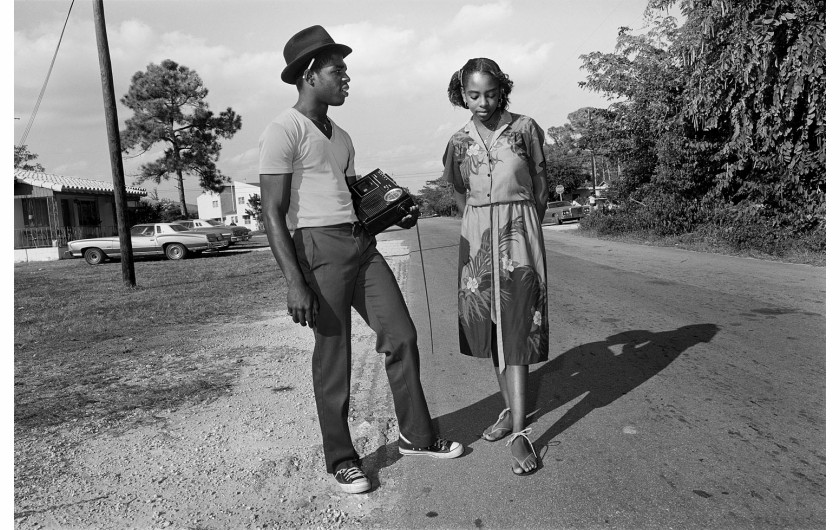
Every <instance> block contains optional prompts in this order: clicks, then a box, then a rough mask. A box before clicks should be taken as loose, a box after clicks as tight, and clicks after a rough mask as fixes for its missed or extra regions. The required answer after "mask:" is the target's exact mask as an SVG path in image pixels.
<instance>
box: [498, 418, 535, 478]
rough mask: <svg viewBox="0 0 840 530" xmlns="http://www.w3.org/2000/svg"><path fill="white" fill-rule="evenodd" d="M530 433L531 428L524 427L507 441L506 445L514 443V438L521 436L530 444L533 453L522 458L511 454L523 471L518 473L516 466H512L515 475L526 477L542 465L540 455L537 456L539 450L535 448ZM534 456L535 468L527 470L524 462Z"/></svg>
mask: <svg viewBox="0 0 840 530" xmlns="http://www.w3.org/2000/svg"><path fill="white" fill-rule="evenodd" d="M529 434H531V428H530V427H526V428H525V429H522V430H521V431H519V432H515V433H513V436H511V438H510V440H508V441H507V443H506V444H505V445H510V444H512V443H513V441H514V440H516V439H517V438H519V437H520V436H521V437H522V438H523V439H524V440H525V443H526V444H527V445H528V448H529V449H530V450H531V453H530V454H529V455H528V456H526V457H525V458H523V459H522V460H520V459H518V458H516V456H514V455H511V456H512V457H513V461H514V462H515V463H516V465H517V466H519V469H521V470H522V472H521V473H517V472H516V467H513V466H511V468H510V470H511V471H513V474H514V475H516V476H519V477H524V476H525V475H530V474H531V473H533V472H534V471H536V470H537V468H538V467H539V465H540V460H539V457H538V456H537V452H536V451H535V450H534V444H532V443H531V440H530V439H529V438H528V435H529ZM532 456H533V457H534V468H533V469H532V470H530V471H525V467H524V466H523V464H525V461H526V460H528V459H529V458H531V457H532Z"/></svg>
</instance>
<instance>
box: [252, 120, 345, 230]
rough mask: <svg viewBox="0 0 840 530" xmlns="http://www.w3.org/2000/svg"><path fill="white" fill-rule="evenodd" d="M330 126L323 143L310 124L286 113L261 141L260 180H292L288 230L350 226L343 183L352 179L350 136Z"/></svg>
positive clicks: (268, 129)
mask: <svg viewBox="0 0 840 530" xmlns="http://www.w3.org/2000/svg"><path fill="white" fill-rule="evenodd" d="M330 121H331V122H332V138H327V137H326V136H325V135H324V133H322V132H321V131H320V130H319V129H318V127H316V126H315V124H314V123H312V120H310V119H309V118H307V117H306V116H304V115H303V114H301V113H300V112H299V111H297V110H296V109H293V108H291V109H288V110H286V111H284V112H283V113H281V114H280V115H279V116H277V117H276V118H274V120H273V121H272V122H271V123H270V124H269V125H268V127H266V128H265V131H263V133H262V136H260V174H261V175H276V174H282V173H291V174H292V190H291V196H290V200H289V212H288V214H287V215H286V222H287V224H288V226H289V228H291V229H295V228H303V227H307V226H328V225H335V224H340V223H352V222H355V221H356V220H357V219H356V213H355V212H354V211H353V201H352V199H351V197H350V190H349V188H348V187H347V182H346V181H345V177H349V176H355V175H356V168H355V167H354V165H353V164H354V162H353V159H354V158H355V155H356V151H355V150H354V149H353V142H352V141H351V140H350V136H349V135H348V134H347V133H346V132H345V131H344V129H342V128H341V127H339V126H338V125H337V124H336V123H335V122H334V121H332V120H330Z"/></svg>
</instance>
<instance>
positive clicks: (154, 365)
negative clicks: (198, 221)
mask: <svg viewBox="0 0 840 530" xmlns="http://www.w3.org/2000/svg"><path fill="white" fill-rule="evenodd" d="M252 246H253V245H252ZM243 247H247V245H240V246H238V248H243ZM135 275H136V279H137V287H136V288H128V287H125V286H124V285H123V281H122V268H121V265H120V263H119V262H118V261H115V262H106V263H105V264H102V265H98V266H89V265H87V264H86V263H85V262H84V261H82V260H64V261H57V262H37V263H27V264H18V265H16V266H15V269H14V289H15V328H14V348H15V355H14V364H15V381H14V388H15V391H14V395H15V410H14V414H15V432H16V435H25V434H26V432H27V431H29V430H32V429H38V428H41V427H58V426H61V425H63V424H66V423H67V422H74V421H77V420H94V421H97V422H112V421H118V420H119V419H121V418H123V417H125V416H127V415H129V414H131V413H132V412H133V411H136V410H138V409H143V410H155V409H168V408H172V407H174V406H177V405H178V404H181V403H184V402H197V401H203V400H206V399H212V398H213V397H215V396H218V395H220V394H222V393H225V392H227V391H228V389H229V388H230V386H231V384H232V382H233V380H234V379H235V377H236V375H237V372H238V366H239V365H238V364H237V363H236V359H237V358H240V357H242V354H243V352H238V351H235V350H229V349H226V348H207V345H208V343H212V342H216V343H223V342H224V335H223V334H220V333H221V332H218V331H217V330H219V329H220V328H221V326H222V325H223V324H224V323H226V322H231V321H248V320H251V319H255V318H259V317H260V316H261V315H263V314H265V313H266V312H268V311H276V310H277V309H278V308H280V307H284V306H281V303H284V302H285V282H284V280H283V278H282V275H281V273H280V270H279V268H278V267H277V265H276V263H275V261H274V258H273V256H272V255H271V252H243V253H236V254H234V253H219V254H206V255H201V256H199V257H196V258H193V259H188V260H182V261H168V260H165V259H145V260H138V261H136V262H135ZM208 352H214V353H208Z"/></svg>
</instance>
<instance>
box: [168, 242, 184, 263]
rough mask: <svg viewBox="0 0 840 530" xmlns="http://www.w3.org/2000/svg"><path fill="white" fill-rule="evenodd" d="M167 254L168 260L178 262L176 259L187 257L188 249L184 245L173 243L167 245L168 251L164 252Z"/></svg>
mask: <svg viewBox="0 0 840 530" xmlns="http://www.w3.org/2000/svg"><path fill="white" fill-rule="evenodd" d="M164 252H165V253H166V259H171V260H176V259H184V258H186V257H187V247H185V246H184V245H182V244H181V243H172V244H170V245H166V249H165V250H164Z"/></svg>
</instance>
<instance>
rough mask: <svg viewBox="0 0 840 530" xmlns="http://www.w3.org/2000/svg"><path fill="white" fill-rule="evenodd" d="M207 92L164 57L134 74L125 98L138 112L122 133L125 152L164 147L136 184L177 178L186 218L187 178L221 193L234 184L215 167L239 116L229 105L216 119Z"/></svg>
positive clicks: (196, 78) (143, 168)
mask: <svg viewBox="0 0 840 530" xmlns="http://www.w3.org/2000/svg"><path fill="white" fill-rule="evenodd" d="M207 93H208V90H207V88H206V87H205V86H204V83H203V82H202V80H201V78H200V77H199V76H198V74H197V73H196V72H195V71H193V70H191V69H189V68H187V67H186V66H182V65H179V64H178V63H176V62H175V61H172V60H170V59H166V60H164V61H163V62H161V63H160V64H159V65H157V64H150V65H149V66H147V67H146V71H145V72H142V71H141V72H137V73H135V74H134V76H133V77H132V79H131V86H130V87H129V89H128V94H126V95H125V96H123V98H122V100H121V102H122V103H123V105H125V106H126V107H128V108H130V109H131V110H133V111H134V115H133V116H132V117H131V118H129V119H128V120H127V121H126V129H125V130H124V131H122V132H121V133H120V136H121V139H122V146H123V150H124V151H125V152H126V153H127V152H130V151H131V150H133V149H135V148H137V147H139V148H140V149H141V150H142V151H143V152H146V151H148V150H149V149H151V148H152V146H154V145H156V144H158V143H164V144H165V145H166V147H165V149H164V154H163V156H162V157H161V158H159V159H158V160H155V161H154V162H150V163H147V164H143V166H141V168H140V175H139V176H138V177H137V180H136V182H137V183H138V184H139V183H140V182H143V181H146V180H151V181H153V182H155V183H157V184H159V183H160V182H161V180H168V179H169V178H171V177H173V176H174V177H175V178H176V180H177V183H178V190H179V195H180V197H179V198H180V206H181V215H183V216H186V215H187V201H186V197H185V195H184V177H185V176H186V175H194V176H197V177H198V178H199V185H200V186H201V187H202V188H203V189H205V190H208V191H216V192H218V191H220V190H221V188H222V186H223V185H224V183H225V182H230V178H228V177H226V176H224V175H223V174H222V173H221V171H219V170H218V169H217V168H216V161H218V159H219V152H220V151H221V149H222V147H221V143H220V139H221V138H226V139H227V138H231V137H233V135H234V134H235V133H236V132H237V131H238V130H239V129H241V128H242V118H241V116H239V115H238V114H236V113H235V112H234V111H233V109H231V108H230V107H228V108H227V109H226V110H224V111H222V112H221V113H219V115H218V116H216V115H214V114H213V112H211V111H210V110H209V109H208V105H207V103H206V102H205V101H204V98H205V97H206V96H207Z"/></svg>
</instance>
